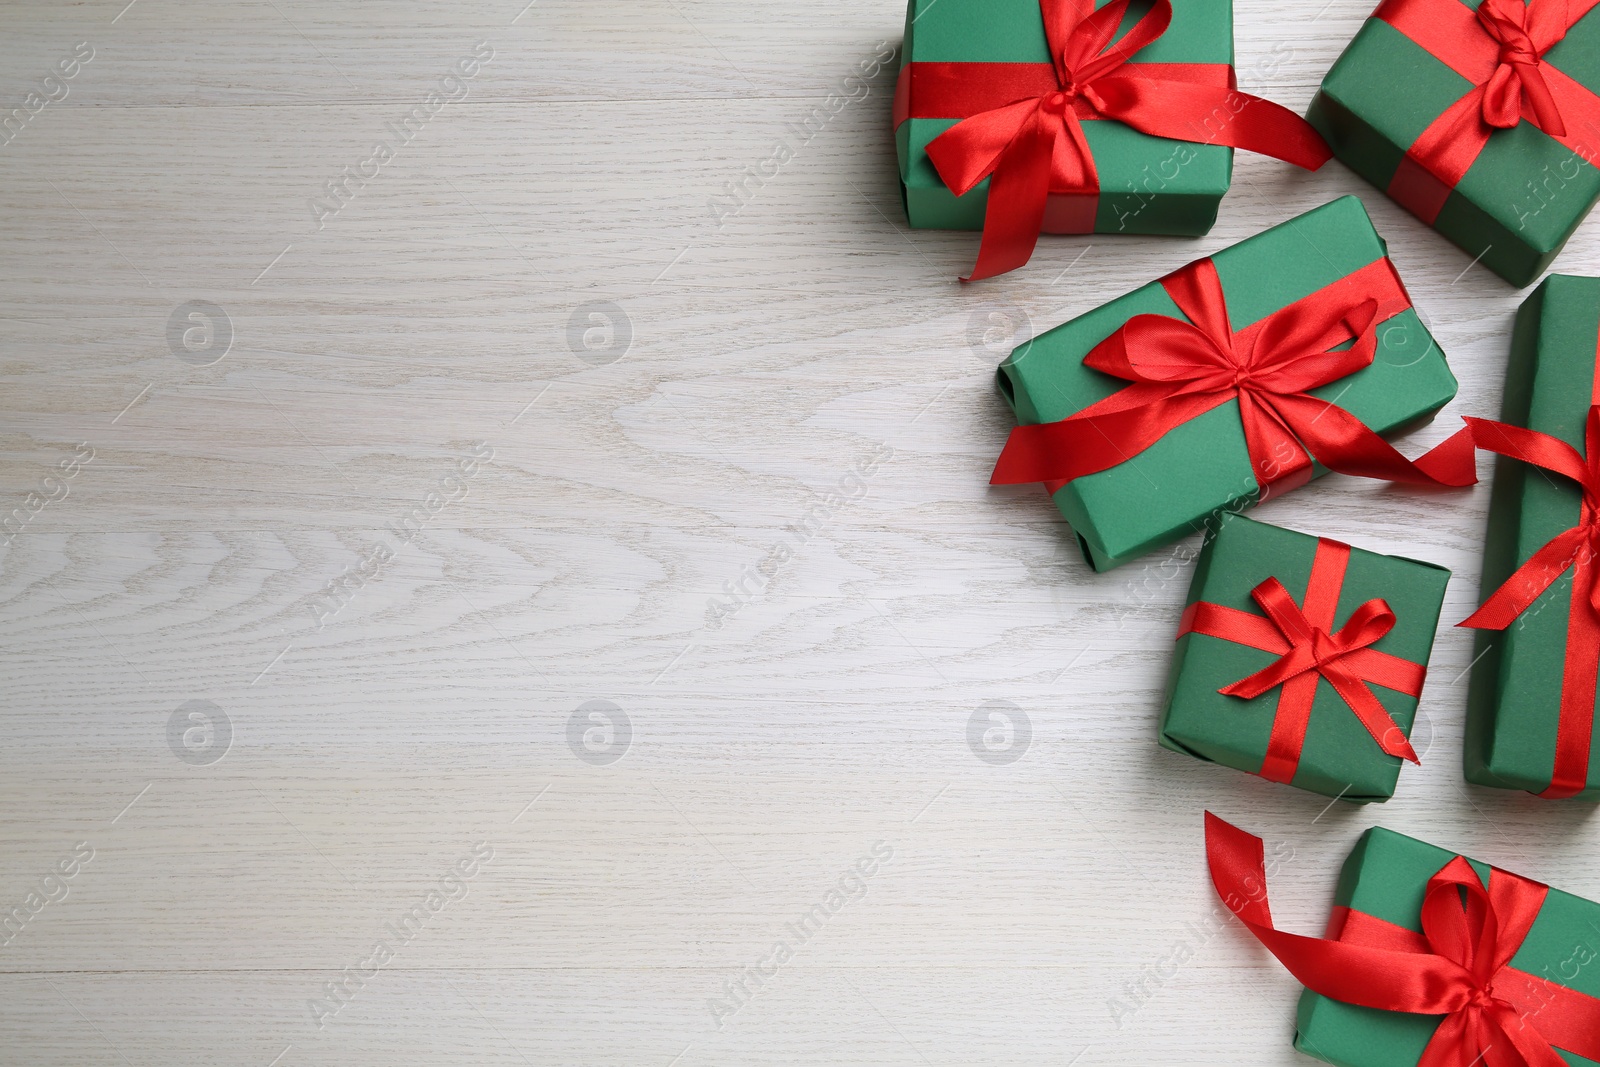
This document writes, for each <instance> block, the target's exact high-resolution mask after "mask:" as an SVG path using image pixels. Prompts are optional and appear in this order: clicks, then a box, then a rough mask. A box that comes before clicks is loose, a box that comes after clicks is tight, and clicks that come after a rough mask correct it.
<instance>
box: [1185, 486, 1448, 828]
mask: <svg viewBox="0 0 1600 1067" xmlns="http://www.w3.org/2000/svg"><path fill="white" fill-rule="evenodd" d="M1346 553H1347V555H1346ZM1314 575H1316V577H1315V578H1314V577H1313V576H1314ZM1269 579H1276V580H1277V581H1278V582H1279V583H1281V584H1282V586H1283V588H1284V589H1285V590H1286V591H1287V593H1288V594H1289V596H1290V597H1292V598H1293V600H1294V603H1295V604H1296V605H1299V606H1300V607H1301V608H1302V609H1303V613H1304V615H1305V617H1306V620H1307V621H1308V622H1309V623H1310V624H1311V625H1312V626H1314V627H1317V628H1320V629H1321V630H1322V631H1323V636H1324V637H1325V636H1326V635H1327V634H1331V633H1336V632H1338V631H1339V630H1341V629H1342V628H1344V627H1346V625H1347V624H1349V623H1350V621H1351V617H1352V615H1353V614H1354V613H1356V612H1357V610H1358V608H1360V607H1361V605H1363V604H1365V603H1367V602H1368V601H1371V600H1374V599H1380V600H1382V601H1383V602H1384V604H1385V605H1386V606H1387V607H1388V609H1389V610H1390V611H1391V612H1392V613H1393V616H1394V620H1393V626H1392V628H1391V629H1389V630H1388V631H1387V632H1386V633H1384V634H1383V635H1382V636H1381V637H1379V638H1378V640H1377V641H1376V642H1373V643H1371V644H1369V645H1367V646H1365V647H1366V648H1368V649H1370V652H1367V653H1361V654H1360V655H1365V656H1368V657H1369V660H1368V661H1366V662H1364V661H1363V660H1362V659H1361V658H1359V656H1351V657H1350V658H1348V659H1345V660H1343V661H1335V662H1336V663H1340V662H1342V663H1343V665H1344V666H1345V667H1346V668H1348V670H1349V672H1350V673H1352V674H1354V675H1355V676H1357V677H1361V676H1362V675H1363V673H1364V668H1370V658H1371V657H1372V656H1373V655H1374V654H1376V653H1383V654H1387V655H1388V656H1392V657H1396V658H1398V659H1399V660H1404V661H1406V662H1407V663H1408V664H1415V665H1416V666H1417V669H1416V671H1415V674H1416V675H1417V678H1416V683H1417V685H1416V688H1417V689H1418V690H1420V684H1421V675H1422V673H1423V672H1424V671H1425V669H1426V667H1427V664H1428V656H1429V654H1430V653H1431V652H1432V649H1433V638H1434V633H1435V631H1436V630H1437V629H1438V624H1439V609H1440V605H1441V604H1442V603H1443V601H1444V590H1445V585H1446V584H1447V583H1448V582H1449V580H1450V572H1449V571H1447V570H1445V569H1444V568H1443V567H1438V566H1435V565H1433V564H1431V563H1421V562H1418V561H1416V560H1411V559H1404V558H1402V557H1399V556H1385V555H1379V554H1377V553H1375V552H1368V551H1365V550H1363V549H1359V548H1349V547H1348V546H1344V545H1342V544H1339V543H1338V542H1327V541H1323V540H1321V539H1319V538H1316V537H1312V536H1310V535H1308V534H1303V533H1297V532H1295V531H1293V530H1285V529H1281V528H1279V527H1277V526H1269V525H1267V524H1266V523H1261V522H1255V521H1253V520H1251V519H1247V518H1244V517H1242V516H1238V515H1226V516H1224V517H1223V518H1222V519H1221V521H1220V522H1219V523H1218V526H1217V531H1216V534H1215V535H1214V536H1213V537H1211V538H1210V539H1209V540H1208V541H1207V543H1206V545H1205V546H1204V547H1203V548H1202V549H1201V551H1200V559H1199V561H1198V563H1197V565H1196V567H1195V574H1194V581H1193V583H1192V584H1191V585H1190V587H1189V599H1188V601H1187V606H1186V608H1185V612H1184V622H1183V624H1182V625H1181V626H1180V636H1179V637H1178V642H1177V647H1176V650H1175V651H1174V653H1173V658H1172V668H1171V670H1170V672H1169V673H1168V676H1167V691H1166V701H1165V704H1164V705H1163V707H1162V709H1161V735H1160V736H1161V744H1162V746H1163V747H1165V748H1169V749H1172V750H1174V751H1176V752H1186V753H1188V754H1189V755H1191V756H1195V757H1197V758H1199V759H1203V760H1209V761H1213V762H1216V763H1221V764H1223V765H1225V766H1228V767H1235V768H1237V769H1239V770H1242V771H1248V772H1249V773H1251V774H1258V773H1262V774H1266V775H1267V776H1268V777H1274V778H1276V780H1279V781H1283V780H1287V781H1288V783H1289V784H1291V785H1294V786H1296V787H1298V788H1300V789H1307V790H1310V791H1312V792H1314V793H1321V794H1323V795H1325V796H1332V797H1340V798H1342V799H1344V800H1349V801H1355V802H1367V801H1381V800H1387V799H1388V798H1389V797H1391V796H1393V795H1394V790H1395V784H1396V782H1397V780H1398V779H1399V776H1400V763H1401V759H1400V757H1399V756H1396V755H1389V754H1386V753H1385V752H1384V751H1383V749H1382V748H1380V747H1379V744H1378V742H1377V741H1376V740H1375V738H1374V735H1373V733H1372V732H1370V731H1369V728H1368V727H1366V726H1364V725H1363V724H1362V722H1361V720H1360V719H1359V718H1358V717H1357V715H1356V713H1355V711H1354V710H1353V709H1352V706H1351V705H1350V704H1349V703H1347V702H1346V700H1345V698H1344V697H1343V696H1341V695H1340V693H1339V692H1338V691H1337V690H1335V688H1334V686H1333V685H1332V684H1330V682H1329V680H1328V679H1327V678H1326V677H1323V676H1319V675H1317V674H1315V673H1313V674H1312V677H1311V678H1310V679H1307V680H1306V681H1310V682H1311V686H1306V685H1304V683H1302V688H1301V689H1300V690H1299V692H1298V694H1297V693H1296V692H1292V691H1290V688H1289V687H1290V686H1291V685H1293V684H1294V683H1292V682H1288V683H1285V684H1284V685H1280V686H1277V687H1274V688H1271V689H1269V690H1267V691H1266V692H1264V693H1262V694H1261V695H1259V696H1255V697H1253V698H1250V699H1243V698H1241V697H1239V696H1230V695H1226V694H1224V693H1222V692H1220V690H1222V689H1223V688H1225V687H1227V686H1231V685H1233V684H1234V683H1236V682H1239V681H1241V680H1242V679H1245V678H1247V677H1249V676H1251V675H1253V674H1255V673H1256V672H1257V671H1261V670H1263V669H1264V668H1267V667H1270V666H1272V665H1273V664H1274V662H1276V661H1277V660H1278V659H1279V658H1280V653H1278V652H1275V651H1270V650H1265V649H1263V648H1261V647H1257V646H1255V645H1251V644H1246V643H1240V642H1238V641H1235V640H1229V639H1226V638H1224V637H1222V636H1215V635H1213V633H1211V632H1208V624H1207V623H1206V621H1205V619H1206V618H1207V615H1206V614H1199V613H1209V616H1210V617H1213V618H1216V617H1221V624H1227V623H1230V622H1231V623H1233V624H1234V625H1235V626H1237V625H1238V623H1239V622H1240V621H1241V620H1237V619H1230V618H1228V616H1230V615H1231V614H1232V613H1243V614H1245V615H1250V616H1256V617H1261V621H1263V622H1264V621H1265V616H1264V614H1263V607H1262V606H1261V605H1260V604H1259V603H1258V601H1257V599H1256V597H1255V596H1253V595H1252V593H1253V591H1254V590H1256V588H1257V587H1258V586H1260V585H1261V584H1262V583H1263V582H1266V581H1268V580H1269ZM1314 581H1317V582H1321V583H1322V588H1323V590H1324V591H1323V592H1322V593H1319V594H1317V595H1310V594H1308V590H1309V589H1310V587H1311V586H1312V584H1313V582H1314ZM1328 590H1332V591H1336V599H1333V600H1331V601H1330V599H1329V598H1328V597H1327V595H1326V592H1327V591H1328ZM1330 603H1331V604H1332V610H1331V612H1330V611H1328V610H1327V607H1328V605H1329V604H1330ZM1208 605H1209V606H1208ZM1219 608H1220V610H1218V609H1219ZM1319 613H1320V616H1321V617H1319ZM1243 621H1245V622H1247V623H1248V622H1250V621H1252V620H1243ZM1215 625H1216V624H1213V626H1212V627H1210V628H1215ZM1262 628H1264V627H1262ZM1247 632H1248V631H1247ZM1278 632H1280V631H1277V630H1271V631H1268V633H1269V636H1270V635H1271V634H1273V633H1278ZM1318 640H1321V639H1320V638H1319V639H1318ZM1286 643H1287V642H1286ZM1323 646H1326V642H1323ZM1309 650H1310V649H1309V648H1308V651H1309ZM1383 666H1385V667H1388V668H1392V667H1393V666H1396V665H1393V664H1385V665H1383ZM1378 677H1380V678H1382V676H1381V675H1379V676H1378ZM1382 680H1392V679H1387V678H1382ZM1363 684H1365V683H1363ZM1307 690H1309V694H1308V692H1307ZM1368 692H1369V694H1370V695H1372V696H1374V697H1376V699H1377V701H1378V703H1379V704H1380V705H1381V707H1382V712H1384V713H1386V714H1387V717H1388V723H1392V726H1389V725H1388V723H1385V727H1386V728H1380V732H1381V733H1384V734H1387V732H1388V729H1398V730H1399V731H1401V732H1402V733H1403V734H1405V735H1406V736H1407V737H1409V736H1410V734H1411V726H1412V723H1413V721H1414V719H1415V717H1416V711H1417V700H1418V696H1417V695H1416V694H1414V693H1412V694H1408V693H1406V692H1401V691H1398V690H1396V689H1393V688H1388V687H1386V686H1384V685H1382V684H1378V683H1377V682H1374V683H1373V684H1371V685H1370V686H1369V688H1368ZM1297 695H1299V696H1300V697H1302V698H1303V697H1304V696H1305V695H1311V696H1312V700H1311V703H1310V714H1309V718H1308V719H1305V720H1304V728H1303V729H1304V734H1303V743H1302V744H1301V745H1300V748H1299V753H1298V763H1297V764H1296V763H1295V762H1294V761H1293V759H1292V758H1291V759H1290V761H1289V762H1287V763H1283V762H1280V763H1277V764H1273V763H1272V762H1271V757H1269V746H1271V745H1272V743H1273V738H1274V735H1275V732H1278V731H1283V730H1285V728H1286V727H1288V725H1289V723H1291V722H1292V721H1293V717H1294V716H1295V714H1296V708H1295V706H1294V701H1295V699H1296V697H1297ZM1302 707H1303V705H1302ZM1285 716H1288V717H1289V718H1285ZM1396 747H1398V746H1396ZM1291 749H1292V744H1291ZM1274 766H1276V767H1278V768H1280V771H1279V773H1277V774H1274V773H1273V772H1272V770H1271V768H1272V767H1274Z"/></svg>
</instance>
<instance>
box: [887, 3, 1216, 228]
mask: <svg viewBox="0 0 1600 1067" xmlns="http://www.w3.org/2000/svg"><path fill="white" fill-rule="evenodd" d="M1109 2H1110V0H1097V2H1096V4H1095V7H1096V8H1097V9H1098V8H1101V7H1104V6H1106V4H1107V3H1109ZM1142 13H1143V12H1142V10H1140V9H1139V8H1138V6H1137V5H1135V6H1134V8H1132V9H1131V10H1130V12H1129V15H1128V19H1127V20H1126V21H1125V22H1124V25H1123V29H1122V32H1126V29H1127V27H1128V25H1129V23H1131V22H1132V21H1133V20H1134V19H1135V18H1136V17H1137V16H1138V15H1140V14H1142ZM1049 62H1050V52H1049V45H1048V44H1047V42H1046V40H1045V31H1044V19H1043V16H1042V15H1041V14H1040V10H1039V0H911V2H910V3H909V4H908V5H907V9H906V36H905V45H904V48H903V51H902V81H904V78H905V73H906V71H907V70H908V69H909V67H910V65H911V64H912V63H1044V64H1048V63H1049ZM1131 62H1132V63H1133V64H1142V63H1206V64H1223V65H1228V66H1231V65H1232V64H1233V3H1232V0H1181V2H1179V3H1175V4H1173V12H1172V24H1171V26H1170V27H1169V28H1168V30H1167V32H1166V33H1165V34H1163V35H1162V36H1161V37H1160V38H1159V39H1157V40H1156V41H1155V42H1153V43H1152V44H1150V45H1148V46H1147V47H1145V48H1143V49H1141V50H1140V51H1139V53H1138V55H1137V56H1135V57H1134V59H1133V60H1132V61H1131ZM902 92H904V89H902ZM960 121H961V120H960V119H955V118H906V119H904V120H903V121H900V122H899V123H898V124H897V125H896V127H895V149H896V152H897V154H898V156H899V162H900V184H901V190H902V192H903V194H904V197H905V208H906V218H907V219H908V220H909V221H910V224H911V225H912V226H914V227H917V228H920V229H939V230H981V229H983V218H984V210H985V208H986V207H987V205H988V199H989V182H990V179H988V178H985V179H984V180H983V181H982V182H981V183H979V184H978V185H977V186H976V187H975V188H974V189H973V190H972V191H970V192H969V193H967V195H965V196H961V197H958V196H956V195H955V194H954V193H952V192H951V191H950V189H949V187H948V186H946V185H945V183H944V181H943V180H942V179H941V178H940V177H939V173H938V171H936V170H935V169H934V166H933V163H932V162H931V161H930V160H929V159H928V153H927V148H928V143H929V142H930V141H932V140H933V139H934V138H935V137H938V136H939V135H940V134H941V133H943V132H944V131H945V130H948V129H949V128H950V127H952V126H954V125H956V124H957V123H958V122H960ZM1083 125H1084V135H1085V138H1086V140H1087V141H1088V145H1089V149H1090V151H1091V152H1092V153H1093V155H1094V162H1095V167H1096V169H1097V170H1098V172H1099V175H1100V187H1101V192H1100V196H1099V202H1098V206H1096V205H1094V204H1085V203H1084V201H1086V200H1087V199H1090V198H1086V197H1080V196H1071V195H1052V197H1051V198H1050V204H1049V206H1048V207H1047V208H1046V212H1045V220H1044V226H1043V231H1044V232H1046V233H1082V232H1085V229H1086V228H1085V227H1083V226H1082V225H1080V224H1079V220H1081V218H1082V216H1083V214H1084V212H1085V211H1086V210H1087V211H1092V212H1093V215H1094V228H1093V232H1095V233H1139V234H1176V235H1187V236H1199V235H1201V234H1204V233H1206V232H1207V231H1209V230H1210V229H1211V225H1212V223H1214V222H1215V221H1216V218H1217V205H1218V204H1220V203H1221V201H1222V197H1223V195H1224V194H1226V193H1227V191H1228V185H1229V183H1230V181H1231V180H1232V177H1233V149H1232V148H1229V147H1226V146H1224V145H1207V144H1196V143H1191V142H1188V141H1173V140H1168V139H1166V138H1162V137H1152V136H1149V135H1148V134H1143V133H1140V132H1138V131H1137V130H1134V129H1132V128H1131V127H1129V126H1126V125H1124V124H1122V123H1120V122H1114V121H1093V120H1091V121H1085V122H1084V124H1083ZM1197 136H1199V137H1201V138H1202V139H1203V138H1204V136H1205V134H1204V131H1199V132H1198V133H1197Z"/></svg>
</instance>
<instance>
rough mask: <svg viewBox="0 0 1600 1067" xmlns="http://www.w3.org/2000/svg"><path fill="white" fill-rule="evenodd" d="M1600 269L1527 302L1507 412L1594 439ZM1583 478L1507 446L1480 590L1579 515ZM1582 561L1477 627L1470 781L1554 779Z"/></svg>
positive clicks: (1594, 775)
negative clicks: (1508, 614) (1512, 611)
mask: <svg viewBox="0 0 1600 1067" xmlns="http://www.w3.org/2000/svg"><path fill="white" fill-rule="evenodd" d="M1597 338H1600V278H1577V277H1572V276H1569V275H1561V274H1553V275H1551V276H1550V277H1548V278H1546V279H1545V280H1544V283H1543V284H1541V285H1540V286H1539V288H1537V289H1535V290H1534V291H1533V293H1532V294H1531V295H1530V296H1529V297H1528V299H1527V300H1526V301H1524V302H1523V305H1522V308H1521V309H1520V310H1519V311H1518V312H1517V320H1516V327H1515V329H1514V331H1513V333H1512V340H1511V362H1510V365H1509V367H1508V368H1507V370H1506V387H1505V398H1504V401H1503V404H1504V408H1503V414H1502V421H1503V422H1506V423H1509V424H1511V425H1513V426H1524V427H1527V428H1528V429H1531V430H1537V431H1540V432H1541V433H1545V434H1549V435H1550V436H1551V437H1555V438H1558V439H1560V440H1562V441H1565V442H1566V443H1567V444H1569V445H1572V446H1573V447H1574V448H1576V449H1577V450H1578V451H1579V453H1580V454H1582V453H1583V451H1584V422H1585V419H1586V418H1587V416H1588V413H1589V408H1590V405H1591V403H1592V402H1593V398H1594V396H1595V394H1596V378H1597V374H1596V366H1595V352H1596V344H1597ZM1582 506H1583V500H1582V492H1581V490H1580V489H1579V488H1578V486H1577V484H1576V483H1574V482H1572V481H1571V480H1569V479H1567V478H1563V477H1560V476H1558V475H1553V474H1547V473H1546V472H1545V471H1542V470H1540V469H1538V468H1536V467H1533V466H1530V465H1529V464H1527V463H1522V462H1518V461H1515V460H1511V459H1507V458H1504V457H1498V458H1497V459H1496V463H1495V474H1494V491H1493V494H1492V495H1491V497H1490V503H1489V531H1488V538H1487V542H1486V544H1485V548H1484V563H1483V586H1482V595H1483V596H1485V597H1487V596H1488V595H1489V594H1490V593H1491V592H1493V591H1494V590H1496V589H1498V588H1499V587H1500V585H1501V584H1502V583H1503V582H1505V581H1506V579H1508V578H1509V577H1511V575H1512V574H1513V573H1514V572H1515V571H1516V570H1517V569H1518V568H1519V567H1520V566H1521V565H1522V564H1523V563H1524V561H1526V560H1528V559H1529V558H1530V557H1532V556H1533V555H1534V553H1535V552H1537V551H1538V550H1539V549H1540V547H1542V546H1543V545H1544V544H1545V543H1546V542H1548V541H1549V540H1550V539H1551V538H1553V537H1555V536H1556V535H1558V534H1560V533H1562V532H1563V531H1565V530H1569V529H1571V528H1572V527H1574V526H1576V525H1578V524H1579V521H1580V515H1581V512H1582ZM1572 587H1573V571H1572V570H1570V569H1569V570H1567V571H1566V572H1565V573H1564V574H1562V576H1561V577H1560V578H1558V579H1556V581H1555V582H1554V583H1553V584H1552V585H1551V586H1550V587H1549V588H1548V589H1546V590H1545V591H1544V592H1543V593H1541V594H1540V595H1539V598H1538V599H1537V600H1535V601H1534V602H1533V603H1532V604H1531V605H1530V606H1529V607H1528V608H1527V610H1525V611H1524V612H1523V613H1522V614H1521V615H1520V616H1518V618H1517V619H1516V621H1515V622H1513V623H1512V624H1511V625H1510V626H1509V627H1507V628H1506V629H1505V630H1498V631H1496V630H1479V631H1478V647H1477V651H1476V655H1477V659H1476V661H1475V663H1474V665H1473V668H1472V683H1471V692H1470V695H1469V697H1468V702H1467V737H1466V749H1465V770H1466V776H1467V779H1468V780H1469V781H1472V782H1476V783H1478V784H1479V785H1487V786H1496V787H1499V788H1502V789H1525V790H1528V791H1530V792H1534V793H1538V792H1542V791H1543V790H1545V789H1546V788H1547V787H1548V786H1549V785H1550V784H1551V778H1552V772H1553V768H1554V760H1555V752H1556V734H1557V726H1558V724H1559V723H1560V719H1561V691H1562V683H1563V678H1562V666H1563V664H1564V662H1565V660H1566V655H1567V640H1568V634H1567V630H1568V621H1569V605H1570V604H1571V601H1572V593H1573V589H1572ZM1578 795H1579V796H1581V797H1583V798H1586V799H1591V800H1592V799H1596V798H1600V759H1596V754H1595V752H1594V749H1593V742H1592V740H1591V746H1590V759H1589V770H1588V778H1587V783H1586V788H1584V790H1583V791H1582V792H1581V793H1579V794H1578Z"/></svg>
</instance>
